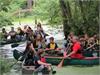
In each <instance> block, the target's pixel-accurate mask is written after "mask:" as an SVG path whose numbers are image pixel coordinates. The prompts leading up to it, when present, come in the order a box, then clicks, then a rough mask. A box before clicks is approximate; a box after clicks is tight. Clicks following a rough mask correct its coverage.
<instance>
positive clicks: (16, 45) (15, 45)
mask: <svg viewBox="0 0 100 75" xmlns="http://www.w3.org/2000/svg"><path fill="white" fill-rule="evenodd" d="M19 45H20V44H18V43H14V44H12V45H11V47H12V48H15V47H18V46H19Z"/></svg>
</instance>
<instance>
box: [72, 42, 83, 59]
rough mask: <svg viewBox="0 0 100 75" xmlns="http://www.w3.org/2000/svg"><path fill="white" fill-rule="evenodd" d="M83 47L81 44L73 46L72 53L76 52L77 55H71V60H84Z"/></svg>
mask: <svg viewBox="0 0 100 75" xmlns="http://www.w3.org/2000/svg"><path fill="white" fill-rule="evenodd" d="M80 50H81V45H80V43H79V42H76V43H74V44H73V47H72V51H75V52H76V53H75V54H73V55H71V58H78V59H81V58H83V56H82V53H81V51H80Z"/></svg>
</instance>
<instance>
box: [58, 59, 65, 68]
mask: <svg viewBox="0 0 100 75" xmlns="http://www.w3.org/2000/svg"><path fill="white" fill-rule="evenodd" d="M64 59H65V58H63V59H62V60H61V62H60V63H59V64H58V66H57V67H58V68H61V67H62V66H63V62H64Z"/></svg>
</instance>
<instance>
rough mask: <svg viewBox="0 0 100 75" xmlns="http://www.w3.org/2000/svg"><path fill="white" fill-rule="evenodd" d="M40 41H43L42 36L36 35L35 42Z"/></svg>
mask: <svg viewBox="0 0 100 75" xmlns="http://www.w3.org/2000/svg"><path fill="white" fill-rule="evenodd" d="M42 39H43V37H42V35H41V34H39V33H38V34H37V35H36V40H40V41H41V40H42Z"/></svg>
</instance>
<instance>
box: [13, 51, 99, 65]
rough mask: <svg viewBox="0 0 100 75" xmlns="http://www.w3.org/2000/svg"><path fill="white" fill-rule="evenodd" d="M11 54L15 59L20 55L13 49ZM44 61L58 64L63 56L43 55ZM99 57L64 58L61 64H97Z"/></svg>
mask: <svg viewBox="0 0 100 75" xmlns="http://www.w3.org/2000/svg"><path fill="white" fill-rule="evenodd" d="M13 56H14V58H15V59H16V60H18V58H19V57H20V56H21V52H19V51H17V50H14V51H13ZM45 58H46V62H47V63H51V64H52V65H58V64H59V63H60V62H61V60H62V59H63V57H58V56H45ZM99 60H100V57H85V58H84V59H72V58H71V59H68V58H66V59H65V60H64V63H63V65H99Z"/></svg>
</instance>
